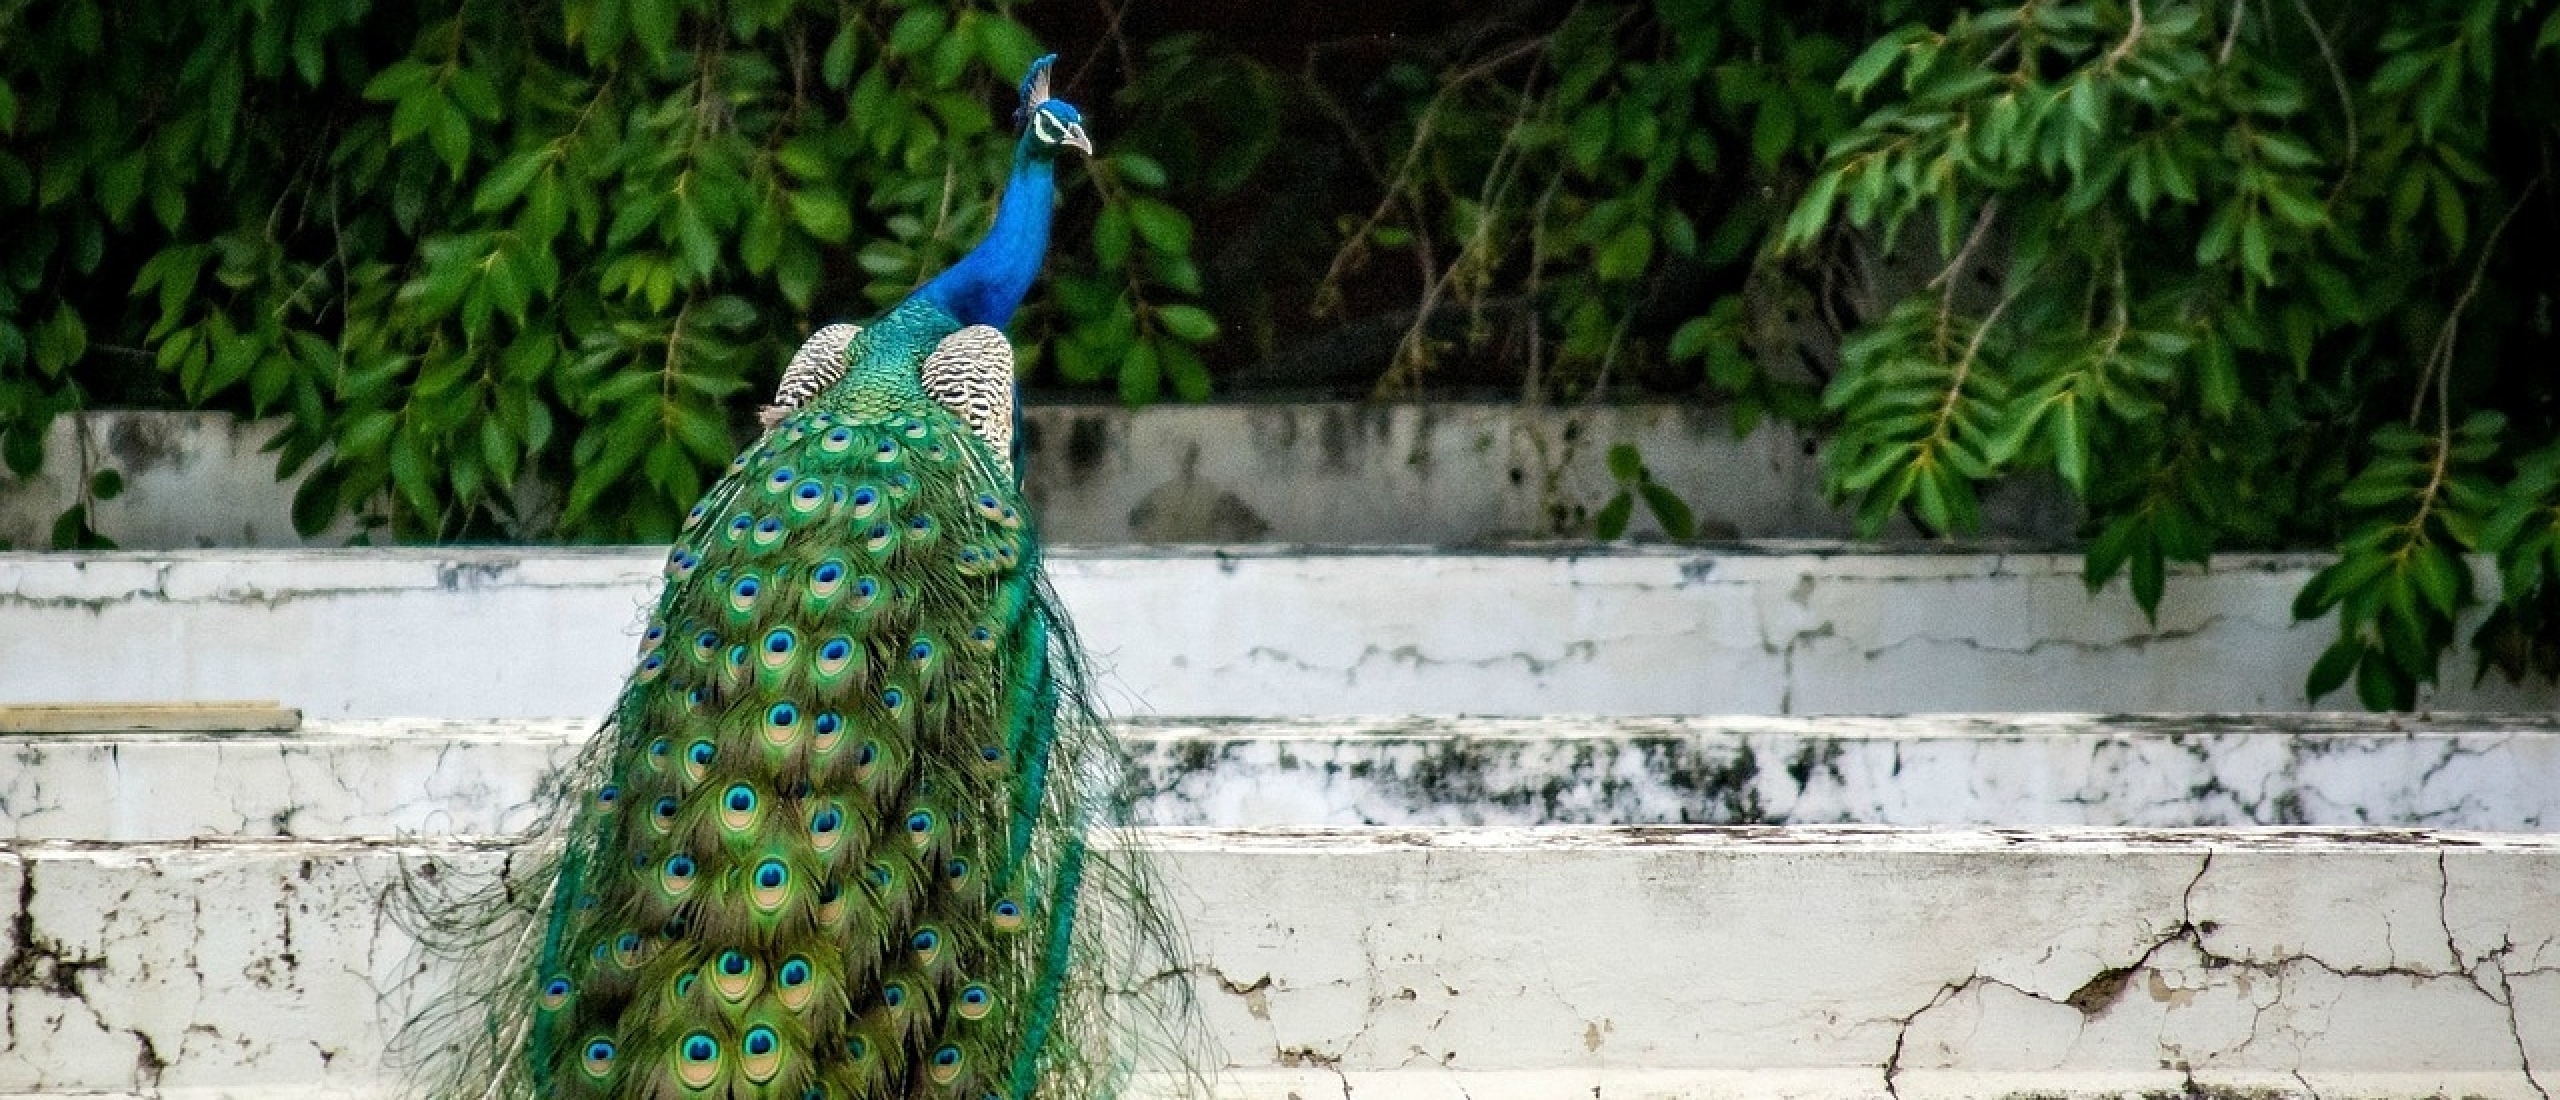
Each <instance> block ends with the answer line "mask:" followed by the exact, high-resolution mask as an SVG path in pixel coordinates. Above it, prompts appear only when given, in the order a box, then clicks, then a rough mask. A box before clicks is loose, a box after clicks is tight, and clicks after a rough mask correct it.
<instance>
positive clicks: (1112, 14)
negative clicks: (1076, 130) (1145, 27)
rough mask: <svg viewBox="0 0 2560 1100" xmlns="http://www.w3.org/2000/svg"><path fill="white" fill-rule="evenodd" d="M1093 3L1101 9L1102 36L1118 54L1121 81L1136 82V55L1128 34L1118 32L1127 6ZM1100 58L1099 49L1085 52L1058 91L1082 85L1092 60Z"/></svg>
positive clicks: (1107, 0) (1105, 1) (1095, 0)
mask: <svg viewBox="0 0 2560 1100" xmlns="http://www.w3.org/2000/svg"><path fill="white" fill-rule="evenodd" d="M1093 4H1094V6H1095V7H1098V8H1101V9H1102V37H1103V38H1104V39H1105V40H1107V41H1109V42H1110V43H1111V45H1112V48H1113V49H1114V50H1116V51H1117V52H1118V53H1119V54H1120V81H1121V83H1123V84H1134V83H1136V82H1137V79H1138V59H1137V55H1136V54H1134V53H1132V52H1131V51H1130V49H1129V36H1128V35H1126V34H1122V33H1121V32H1120V23H1121V21H1122V20H1123V19H1124V18H1126V17H1127V16H1128V14H1129V9H1128V7H1127V6H1126V5H1123V4H1114V3H1112V2H1111V0H1093ZM1100 60H1102V52H1101V51H1099V50H1096V51H1094V52H1093V53H1090V54H1086V55H1085V59H1084V64H1082V65H1078V66H1076V74H1075V75H1074V76H1071V77H1068V78H1067V82H1066V84H1065V85H1063V86H1061V87H1060V88H1059V89H1058V91H1059V92H1060V93H1061V94H1064V93H1068V92H1073V91H1075V90H1077V89H1079V88H1082V87H1084V77H1085V74H1086V73H1088V72H1091V71H1092V70H1093V63H1094V62H1096V61H1100Z"/></svg>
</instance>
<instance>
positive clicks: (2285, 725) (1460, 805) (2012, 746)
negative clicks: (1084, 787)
mask: <svg viewBox="0 0 2560 1100" xmlns="http://www.w3.org/2000/svg"><path fill="white" fill-rule="evenodd" d="M593 728H594V724H593V723H592V722H585V721H549V722H525V721H515V722H501V721H486V720H483V721H476V722H420V721H414V720H398V719H379V720H357V721H336V722H321V723H314V724H312V725H310V726H308V727H306V728H304V729H302V730H299V731H296V732H293V733H277V734H211V733H205V734H187V733H149V734H60V733H45V734H21V735H15V736H0V841H6V840H104V841H115V842H119V843H125V842H157V841H176V840H186V839H189V838H193V837H259V836H283V837H291V836H302V837H345V836H361V837H376V838H392V837H401V836H419V835H425V836H445V835H454V834H461V835H474V834H479V835H496V834H504V833H513V832H516V831H519V830H521V829H524V828H525V827H527V826H529V825H530V824H531V823H532V822H533V820H534V818H535V817H536V816H538V811H539V808H540V807H541V805H542V803H541V802H540V801H539V800H538V797H537V794H536V792H537V790H538V789H539V785H540V784H541V783H542V782H543V781H544V780H545V778H546V777H547V776H548V774H549V773H550V772H551V771H552V770H553V769H555V768H557V767H559V766H562V765H564V764H566V763H567V762H568V760H569V758H570V757H571V756H572V755H573V754H574V753H575V752H576V750H577V748H578V747H579V746H580V745H582V744H584V743H585V742H586V740H587V738H588V736H589V735H590V733H591V732H592V731H593ZM1121 737H1122V740H1123V741H1124V742H1125V743H1126V744H1127V745H1128V747H1129V750H1130V753H1131V756H1132V758H1133V761H1134V763H1135V785H1136V801H1135V812H1136V816H1137V820H1138V821H1139V822H1140V823H1142V824H1147V825H1178V826H1212V827H1239V826H1256V827H1267V826H1291V825H1384V826H1393V827H1397V828H1410V827H1415V826H1432V825H1514V826H1516V825H1555V824H1596V825H1648V824H1689V823H1707V824H1785V823H1796V824H1817V823H1858V824H1870V825H1963V824H1999V825H2091V826H2111V825H2113V826H2124V825H2133V826H2147V827H2180V826H2199V825H2317V826H2355V825H2380V826H2400V827H2411V826H2425V827H2431V828H2453V829H2492V830H2525V831H2541V830H2552V829H2560V784H2554V783H2552V782H2551V778H2552V777H2553V776H2555V775H2560V719H2552V718H2550V717H2547V716H2533V717H2528V716H2503V717H2500V716H2484V715H2455V716H2447V717H2444V718H2439V719H2436V720H2432V721H2424V722H2420V721H2414V720H2409V719H2392V718H2385V717H2379V716H2366V715H2342V714H2322V715H2309V716H2304V717H2300V718H2285V717H2279V716H2261V717H2256V718H2251V719H2247V720H2238V719H2230V718H2216V717H2214V716H2209V715H2175V716H2168V717H2161V718H2125V717H2102V716H2094V715H2025V716H2018V717H2007V716H1965V715H1933V716H1925V717H1918V718H1899V719H1883V718H1686V719H1665V718H1630V719H1597V718H1545V719H1535V718H1517V719H1488V718H1472V719H1468V718H1374V719H1325V718H1302V719H1260V720H1243V719H1228V720H1218V721H1208V722H1185V721H1179V720H1175V721H1161V720H1159V721H1150V722H1136V723H1128V724H1125V725H1124V726H1123V727H1122V730H1121Z"/></svg>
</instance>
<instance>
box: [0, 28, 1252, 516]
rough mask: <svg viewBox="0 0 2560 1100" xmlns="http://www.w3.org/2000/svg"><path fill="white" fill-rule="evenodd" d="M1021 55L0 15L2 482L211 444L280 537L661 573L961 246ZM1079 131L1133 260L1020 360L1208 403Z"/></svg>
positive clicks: (955, 33)
mask: <svg viewBox="0 0 2560 1100" xmlns="http://www.w3.org/2000/svg"><path fill="white" fill-rule="evenodd" d="M1038 52H1039V45H1038V43H1037V41H1036V40H1035V38H1034V36H1033V35H1032V34H1031V32H1030V31H1029V30H1027V29H1026V28H1025V27H1024V26H1023V25H1022V24H1021V23H1020V22H1019V21H1017V19H1016V18H1015V17H1014V16H1013V15H1012V14H1011V12H1010V10H1009V7H1008V6H1007V5H1006V4H1004V3H1001V2H987V3H976V2H969V0H951V2H947V3H945V2H931V0H894V2H892V0H879V2H860V3H837V2H834V0H827V2H819V0H729V2H717V0H558V2H556V3H535V4H496V3H487V2H474V3H465V4H462V5H459V6H458V7H446V6H443V5H405V6H404V5H389V6H386V5H376V4H373V3H371V2H369V0H208V2H206V3H198V4H175V5H146V6H142V7H132V6H122V7H118V6H111V5H106V4H103V3H100V2H98V0H61V2H58V3H48V4H33V3H29V2H26V0H0V133H5V134H6V135H8V136H7V139H6V144H5V145H0V237H5V239H7V240H9V241H10V242H12V247H11V248H10V249H8V250H7V254H6V255H5V256H0V456H5V458H6V459H7V461H8V464H9V466H10V467H11V469H13V470H15V471H18V472H21V473H23V472H26V471H28V470H30V469H32V468H33V467H34V466H35V464H36V463H37V461H38V460H39V458H40V455H41V445H40V443H39V442H38V441H39V440H40V439H41V438H42V433H43V432H44V430H45V427H46V425H47V424H48V423H49V422H50V420H51V418H52V417H53V416H54V415H56V414H58V413H60V412H62V411H65V410H68V409H72V408H77V407H81V406H83V405H87V404H90V403H92V402H95V401H102V400H103V401H119V402H126V403H166V404H183V405H188V406H198V407H215V408H227V409H233V410H236V411H239V412H243V413H247V414H250V415H258V416H280V417H283V418H285V419H286V420H287V422H288V423H289V428H288V430H287V431H286V432H285V434H284V435H283V436H282V437H281V438H280V440H279V451H280V453H279V455H278V473H279V475H282V476H290V475H293V474H295V473H298V472H301V471H305V470H310V471H312V474H311V476H310V477H309V478H308V479H307V480H306V481H305V482H304V484H303V488H302V490H301V493H300V496H299V497H298V498H297V500H296V501H295V508H294V518H295V522H296V524H297V526H299V527H300V528H301V529H303V530H304V531H305V532H306V533H308V532H313V531H317V530H319V529H321V528H322V527H324V526H326V525H328V524H330V523H331V522H333V521H334V520H336V519H337V518H338V517H339V516H341V515H346V514H353V515H355V516H356V517H357V518H358V519H359V520H360V521H361V522H362V523H363V525H364V526H366V527H367V528H378V529H382V530H383V532H384V533H385V534H387V535H389V536H391V537H396V538H400V539H424V540H439V539H456V538H483V537H515V538H551V537H565V538H571V539H644V540H652V541H654V540H662V539H664V538H666V537H667V536H668V535H670V534H671V533H672V523H673V520H674V517H677V516H680V515H682V514H683V511H684V508H685V506H686V505H687V504H688V503H689V502H690V501H691V500H692V498H693V497H694V496H695V494H696V493H698V492H699V491H700V490H701V488H702V487H703V486H704V485H705V484H707V481H708V478H709V477H710V476H711V475H712V474H714V473H716V472H717V471H718V470H719V469H720V468H721V467H722V466H724V465H725V464H726V463H727V462H728V461H729V458H730V456H731V455H732V454H733V453H734V452H735V449H736V447H737V445H738V443H739V442H740V440H741V439H742V438H743V436H744V434H745V428H746V426H747V423H748V421H747V420H746V417H747V415H748V412H749V410H750V409H751V408H752V406H753V404H754V396H753V395H752V391H757V390H763V389H766V388H768V387H769V386H770V385H771V384H772V382H773V376H774V374H775V373H776V372H777V371H778V370H779V366H780V364H782V363H783V362H784V361H786V360H787V358H788V356H789V352H790V350H791V348H792V347H793V346H795V345H796V343H797V342H798V340H799V339H800V338H801V337H802V336H804V335H805V334H806V333H807V332H808V331H810V330H811V329H812V328H814V327H815V326H816V324H817V323H819V322H823V321H826V320H830V319H833V318H836V317H839V316H865V315H868V314H870V313H871V312H873V310H874V308H875V307H877V306H880V305H885V304H887V303H889V302H892V301H894V300H896V299H897V298H899V297H901V296H903V295H904V294H905V293H906V292H907V291H908V290H909V289H911V288H912V287H913V286H915V285H917V284H918V283H919V282H920V281H921V280H922V279H923V278H925V277H927V276H929V275H930V274H932V273H933V272H935V271H938V270H940V269H941V268H942V267H944V266H945V265H947V264H948V263H950V262H951V261H952V260H954V259H955V258H956V257H957V256H958V255H959V253H960V252H961V251H962V250H963V249H965V248H966V247H967V246H968V245H969V244H970V243H972V242H973V241H974V240H975V238H976V237H977V235H978V234H979V233H981V232H982V231H983V230H984V228H985V227H986V225H987V224H988V221H989V219H990V217H991V216H992V213H993V210H994V204H995V201H996V198H997V196H998V194H999V192H1000V190H1001V187H1002V184H1003V179H1004V173H1005V169H1006V164H1007V162H1008V159H1009V157H1010V154H1011V152H1012V142H1011V139H1010V137H1009V130H1008V128H1006V127H1005V126H1004V125H1003V119H1004V118H1005V114H1006V112H1007V111H1008V110H1009V109H1010V108H1011V106H1012V103H1013V98H1014V96H1013V90H1012V89H1013V83H1014V81H1015V80H1017V79H1018V78H1019V77H1020V75H1021V73H1022V70H1023V68H1024V67H1025V66H1026V64H1027V63H1028V62H1029V61H1030V60H1031V58H1032V57H1033V56H1034V55H1035V54H1037V53H1038ZM1087 106H1094V105H1093V104H1087ZM1139 117H1140V118H1141V119H1145V118H1147V117H1149V116H1147V115H1146V114H1144V113H1143V112H1141V113H1140V114H1139ZM1097 132H1099V133H1101V134H1102V137H1103V140H1104V142H1105V144H1106V152H1107V154H1108V155H1107V156H1105V157H1104V158H1102V159H1101V160H1099V161H1098V162H1097V163H1096V168H1095V173H1094V176H1095V178H1096V179H1097V180H1098V181H1100V182H1101V183H1102V184H1103V186H1102V187H1101V188H1100V189H1099V190H1100V192H1101V196H1100V201H1101V203H1102V205H1103V209H1104V211H1105V213H1104V217H1105V219H1106V220H1112V219H1116V220H1118V222H1119V223H1120V224H1121V225H1123V226H1132V225H1133V226H1134V227H1135V229H1136V235H1137V236H1138V237H1139V238H1140V239H1141V240H1142V241H1143V244H1144V252H1143V257H1144V259H1143V262H1138V261H1133V260H1131V258H1130V257H1129V255H1128V253H1129V251H1130V250H1129V249H1125V248H1124V249H1122V250H1121V254H1120V255H1116V256H1104V257H1100V258H1099V260H1098V261H1097V260H1095V259H1088V258H1087V257H1085V256H1084V255H1083V250H1081V249H1062V250H1060V251H1061V252H1062V253H1063V255H1061V256H1060V257H1059V259H1058V261H1057V262H1056V263H1054V264H1053V270H1054V271H1056V272H1057V273H1058V274H1060V275H1061V276H1063V277H1064V278H1062V279H1061V280H1060V283H1059V284H1058V285H1059V292H1058V296H1057V298H1056V300H1055V302H1054V303H1051V304H1050V306H1049V307H1043V306H1041V304H1039V303H1034V309H1033V310H1032V312H1031V314H1030V316H1029V317H1028V318H1027V319H1026V320H1025V322H1024V323H1022V324H1020V325H1018V326H1017V337H1018V338H1019V339H1022V340H1023V341H1024V342H1025V344H1026V345H1027V346H1026V352H1033V351H1035V349H1036V348H1037V347H1038V346H1040V345H1043V344H1047V343H1052V342H1054V343H1056V344H1058V345H1059V346H1061V347H1072V348H1074V349H1076V351H1075V353H1074V360H1073V366H1074V367H1075V368H1076V369H1081V370H1083V371H1084V372H1085V374H1088V375H1098V374H1107V373H1111V372H1112V369H1113V368H1117V370H1118V372H1119V374H1120V381H1121V384H1122V388H1123V390H1124V392H1127V393H1129V394H1130V395H1131V397H1132V399H1133V400H1144V399H1147V398H1151V397H1152V396H1154V392H1155V386H1156V385H1157V384H1158V379H1160V378H1169V379H1170V380H1171V381H1172V383H1173V387H1174V389H1175V390H1176V392H1178V393H1181V394H1183V395H1186V396H1192V397H1197V396H1201V395H1204V394H1205V393H1206V391H1207V375H1206V372H1205V369H1204V368H1203V367H1202V365H1201V362H1200V359H1199V356H1198V352H1197V349H1198V348H1199V347H1200V346H1201V345H1204V344H1207V343H1210V342H1212V341H1214V340H1216V339H1217V337H1218V324H1217V322H1216V321H1215V319H1214V318H1212V317H1211V316H1210V315H1209V314H1208V313H1207V312H1205V311H1204V310H1202V309H1201V308H1200V307H1199V306H1198V305H1196V304H1192V302H1191V301H1190V299H1193V298H1195V297H1196V296H1197V295H1198V293H1199V291H1200V286H1199V282H1200V280H1199V278H1198V274H1197V268H1196V264H1195V261H1194V260H1193V258H1192V255H1191V249H1192V233H1191V227H1190V224H1189V222H1188V221H1187V220H1186V219H1185V216H1184V215H1183V214H1182V213H1180V212H1179V211H1177V210H1175V209H1173V208H1172V207H1170V206H1167V205H1166V204H1165V203H1164V202H1163V201H1162V200H1161V199H1160V198H1159V197H1158V192H1159V191H1160V190H1161V189H1162V188H1163V187H1164V185H1165V183H1166V173H1165V172H1164V170H1163V169H1162V168H1161V167H1159V166H1157V165H1156V163H1155V162H1154V161H1153V160H1151V159H1150V157H1149V153H1148V151H1147V149H1146V147H1144V146H1142V145H1129V144H1122V143H1117V142H1114V141H1113V138H1112V135H1111V134H1110V132H1109V131H1108V130H1107V129H1104V130H1100V131H1097ZM1152 132H1154V133H1156V134H1157V135H1158V139H1159V140H1179V138H1180V133H1179V127H1171V128H1168V127H1161V126H1160V127H1157V128H1156V129H1155V130H1154V131H1152ZM1080 175H1081V173H1078V172H1069V173H1067V174H1066V181H1067V183H1068V185H1069V186H1070V187H1075V186H1077V184H1076V182H1075V181H1076V180H1077V179H1078V178H1079V177H1080ZM1093 201H1094V199H1093V196H1092V194H1091V193H1089V192H1083V193H1077V194H1074V195H1071V198H1070V200H1069V204H1070V206H1073V205H1075V204H1076V203H1091V202H1093ZM1096 280H1106V281H1107V282H1108V284H1109V285H1110V286H1111V287H1113V288H1115V292H1114V294H1112V295H1110V296H1108V300H1107V301H1105V302H1104V303H1103V308H1099V309H1094V308H1086V307H1087V306H1088V305H1090V304H1091V299H1092V297H1093V296H1092V295H1090V294H1083V293H1079V291H1080V290H1081V289H1082V288H1083V287H1084V286H1085V285H1086V284H1089V283H1092V282H1094V281H1096ZM1028 357H1030V356H1026V358H1028ZM1063 359H1064V357H1063V356H1062V360H1063ZM1070 373H1071V374H1073V373H1075V370H1070ZM66 523H69V524H70V525H71V530H72V531H73V533H74V536H75V537H74V541H79V539H78V532H81V531H85V530H86V520H85V513H83V516H82V517H81V518H78V519H76V520H75V519H74V518H73V517H68V516H67V517H66Z"/></svg>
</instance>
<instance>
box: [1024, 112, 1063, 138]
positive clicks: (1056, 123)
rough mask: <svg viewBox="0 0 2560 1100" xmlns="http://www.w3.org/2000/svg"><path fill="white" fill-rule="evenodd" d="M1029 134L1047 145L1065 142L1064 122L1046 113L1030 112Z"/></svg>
mask: <svg viewBox="0 0 2560 1100" xmlns="http://www.w3.org/2000/svg"><path fill="white" fill-rule="evenodd" d="M1031 132H1032V133H1034V134H1036V135H1038V136H1039V138H1040V140H1041V141H1042V142H1043V143H1046V144H1049V145H1056V144H1058V143H1059V142H1062V141H1065V140H1067V124H1066V122H1065V121H1063V120H1061V119H1060V118H1059V117H1058V116H1056V115H1053V114H1050V113H1049V112H1047V111H1033V112H1031Z"/></svg>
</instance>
